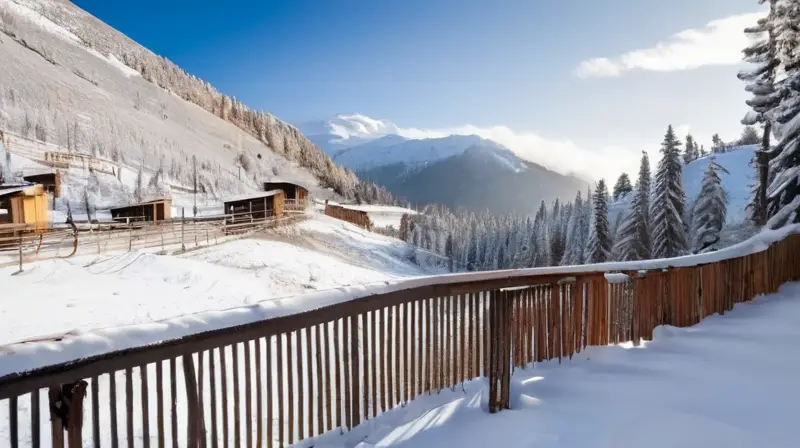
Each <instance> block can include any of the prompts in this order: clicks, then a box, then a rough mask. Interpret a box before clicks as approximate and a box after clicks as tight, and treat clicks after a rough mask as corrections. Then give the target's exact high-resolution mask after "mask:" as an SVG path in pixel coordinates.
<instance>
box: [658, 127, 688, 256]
mask: <svg viewBox="0 0 800 448" xmlns="http://www.w3.org/2000/svg"><path fill="white" fill-rule="evenodd" d="M661 154H662V157H661V160H660V161H659V162H658V170H657V171H656V178H655V186H654V188H653V203H652V208H651V211H650V216H651V218H652V229H653V230H652V238H653V256H654V257H655V258H670V257H677V256H679V255H683V254H685V253H686V252H687V251H688V250H689V243H688V241H687V238H686V225H685V224H684V222H683V214H684V211H685V209H686V196H685V194H684V191H683V172H682V166H681V156H680V149H679V144H678V140H677V139H676V138H675V132H674V131H673V130H672V125H670V126H669V127H668V128H667V133H666V135H664V141H663V142H662V143H661Z"/></svg>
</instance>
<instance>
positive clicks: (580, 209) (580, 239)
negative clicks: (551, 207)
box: [561, 191, 588, 266]
mask: <svg viewBox="0 0 800 448" xmlns="http://www.w3.org/2000/svg"><path fill="white" fill-rule="evenodd" d="M587 202H588V201H587ZM587 220H588V216H587V215H586V207H585V205H584V201H583V198H582V197H581V192H580V191H578V194H577V195H576V196H575V203H574V204H573V206H572V215H571V216H570V219H569V224H568V225H567V245H566V249H565V251H564V256H563V257H562V258H561V265H563V266H572V265H578V264H582V263H583V261H584V248H585V247H586V243H587V238H588V235H587V233H586V231H585V229H586V228H587Z"/></svg>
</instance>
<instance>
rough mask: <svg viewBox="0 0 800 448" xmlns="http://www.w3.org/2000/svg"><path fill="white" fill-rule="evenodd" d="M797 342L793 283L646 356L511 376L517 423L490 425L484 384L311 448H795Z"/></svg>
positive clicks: (798, 288)
mask: <svg viewBox="0 0 800 448" xmlns="http://www.w3.org/2000/svg"><path fill="white" fill-rule="evenodd" d="M798 340H800V283H795V284H789V285H785V286H784V287H783V288H782V289H781V291H780V292H779V293H778V294H775V295H772V296H769V297H766V298H760V299H758V300H756V301H754V302H751V303H746V304H740V305H737V307H736V308H735V309H734V311H733V312H731V313H729V314H727V315H725V316H724V317H721V316H712V317H710V318H708V319H706V320H705V321H703V322H702V323H700V324H699V325H697V326H695V327H692V328H685V329H678V328H673V327H661V328H659V329H658V331H657V335H656V337H655V341H654V342H650V343H648V344H646V345H645V346H644V347H643V348H633V347H631V346H626V347H622V346H618V347H593V348H590V349H589V350H587V351H586V352H584V353H582V354H580V355H579V356H578V357H577V358H575V359H573V360H572V361H571V362H570V361H567V362H565V363H564V364H562V365H560V366H559V365H558V363H549V364H538V365H537V366H536V367H535V369H533V370H530V369H528V370H527V371H517V373H516V374H515V376H514V380H513V381H514V383H513V384H514V386H513V387H514V390H512V406H513V407H514V410H513V411H504V412H501V413H499V414H494V415H490V414H488V413H486V411H485V410H482V409H481V404H480V403H481V401H482V400H481V396H480V395H481V392H482V391H483V390H484V389H485V387H484V386H485V385H486V383H485V382H484V381H473V382H472V383H470V384H467V386H466V393H465V392H462V391H461V390H458V391H457V392H452V391H447V392H443V393H442V394H441V395H433V396H430V397H427V396H426V397H421V398H420V399H418V400H415V402H412V403H410V404H409V405H408V406H407V407H405V408H401V409H397V410H393V411H390V412H389V413H387V414H384V415H382V416H379V418H377V419H375V420H372V421H370V422H367V423H366V424H364V425H363V426H362V427H360V428H357V429H356V430H355V431H353V432H352V433H349V434H345V435H343V436H339V435H325V436H323V437H320V438H318V439H317V440H316V441H315V443H314V446H315V447H321V446H326V447H327V446H351V447H352V446H359V447H372V446H376V447H383V446H399V447H440V446H452V447H468V446H498V447H499V446H502V447H528V448H529V447H581V448H583V447H609V448H610V447H615V448H617V447H618V448H627V447H630V448H640V447H651V448H661V447H664V448H666V447H670V448H671V447H682V448H687V447H698V448H699V447H722V446H724V447H726V448H732V447H755V446H764V447H767V446H768V447H787V448H788V447H794V446H797V440H798V439H800V426H798V425H797V416H798V415H800V388H798V387H797V378H798V376H800V359H798V357H797V341H798ZM483 401H485V397H484V400H483Z"/></svg>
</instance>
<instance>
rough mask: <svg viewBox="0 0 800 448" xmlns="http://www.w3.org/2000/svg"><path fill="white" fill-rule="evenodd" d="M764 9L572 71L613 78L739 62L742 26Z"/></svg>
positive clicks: (744, 43) (751, 22) (743, 38)
mask: <svg viewBox="0 0 800 448" xmlns="http://www.w3.org/2000/svg"><path fill="white" fill-rule="evenodd" d="M764 14H765V13H764V12H754V13H747V14H738V15H733V16H730V17H726V18H723V19H718V20H713V21H711V22H708V23H707V24H706V25H705V26H704V27H703V28H695V29H688V30H683V31H680V32H678V33H676V34H673V35H672V36H670V37H669V38H667V39H666V40H664V41H661V42H658V43H656V44H655V45H654V46H653V47H650V48H644V49H640V50H634V51H630V52H627V53H624V54H622V55H620V56H617V57H613V58H607V57H601V58H592V59H587V60H585V61H583V62H581V63H580V64H579V65H578V68H577V69H576V70H575V73H576V74H577V75H578V76H579V77H581V78H589V77H614V76H620V75H622V74H623V73H625V72H627V71H631V70H636V69H639V70H648V71H657V72H670V71H683V70H693V69H696V68H699V67H703V66H707V65H731V64H736V63H739V62H741V60H742V49H743V48H744V47H746V46H747V45H748V38H747V36H745V34H744V29H745V28H746V27H748V26H752V25H754V24H755V23H756V21H757V20H758V19H760V18H761V17H763V16H764Z"/></svg>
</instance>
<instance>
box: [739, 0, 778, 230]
mask: <svg viewBox="0 0 800 448" xmlns="http://www.w3.org/2000/svg"><path fill="white" fill-rule="evenodd" d="M765 1H768V2H769V6H770V11H769V14H768V15H767V16H766V17H763V18H761V19H759V20H758V22H757V23H756V25H755V26H753V27H750V28H746V29H745V31H744V32H745V34H746V35H747V36H748V37H749V38H750V41H751V42H752V44H751V45H750V46H748V47H747V48H745V49H744V50H743V53H744V61H745V62H748V63H750V67H748V69H747V70H742V71H740V72H739V74H738V77H739V79H741V80H742V81H745V82H746V83H747V84H746V86H745V90H746V91H748V92H750V93H751V94H752V95H753V96H752V97H751V98H750V99H748V100H747V105H748V106H750V108H751V109H752V110H751V111H750V112H748V114H747V115H746V116H745V117H744V118H743V119H742V124H745V125H749V126H748V127H749V128H750V129H753V128H752V125H755V124H758V123H761V124H762V125H763V133H762V136H761V138H760V139H758V140H760V143H761V148H760V149H759V150H758V151H756V154H755V157H754V160H753V165H754V166H755V169H756V173H757V182H756V184H755V185H754V186H753V190H752V196H751V200H750V203H749V204H748V210H749V215H750V220H751V221H752V222H753V223H754V224H756V225H763V224H764V223H765V222H766V219H767V207H766V202H767V198H766V194H767V184H768V183H769V163H768V162H769V156H768V152H769V150H770V135H771V133H772V120H771V119H770V118H769V112H770V111H771V110H773V109H774V108H775V107H776V106H777V105H778V102H779V95H776V90H775V85H774V84H775V74H776V72H777V69H778V66H779V65H780V61H779V60H778V57H777V44H776V41H775V33H774V22H775V13H776V8H775V1H769V0H760V1H759V3H762V4H763V3H764V2H765ZM756 137H757V134H756ZM758 140H757V141H756V143H758Z"/></svg>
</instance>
